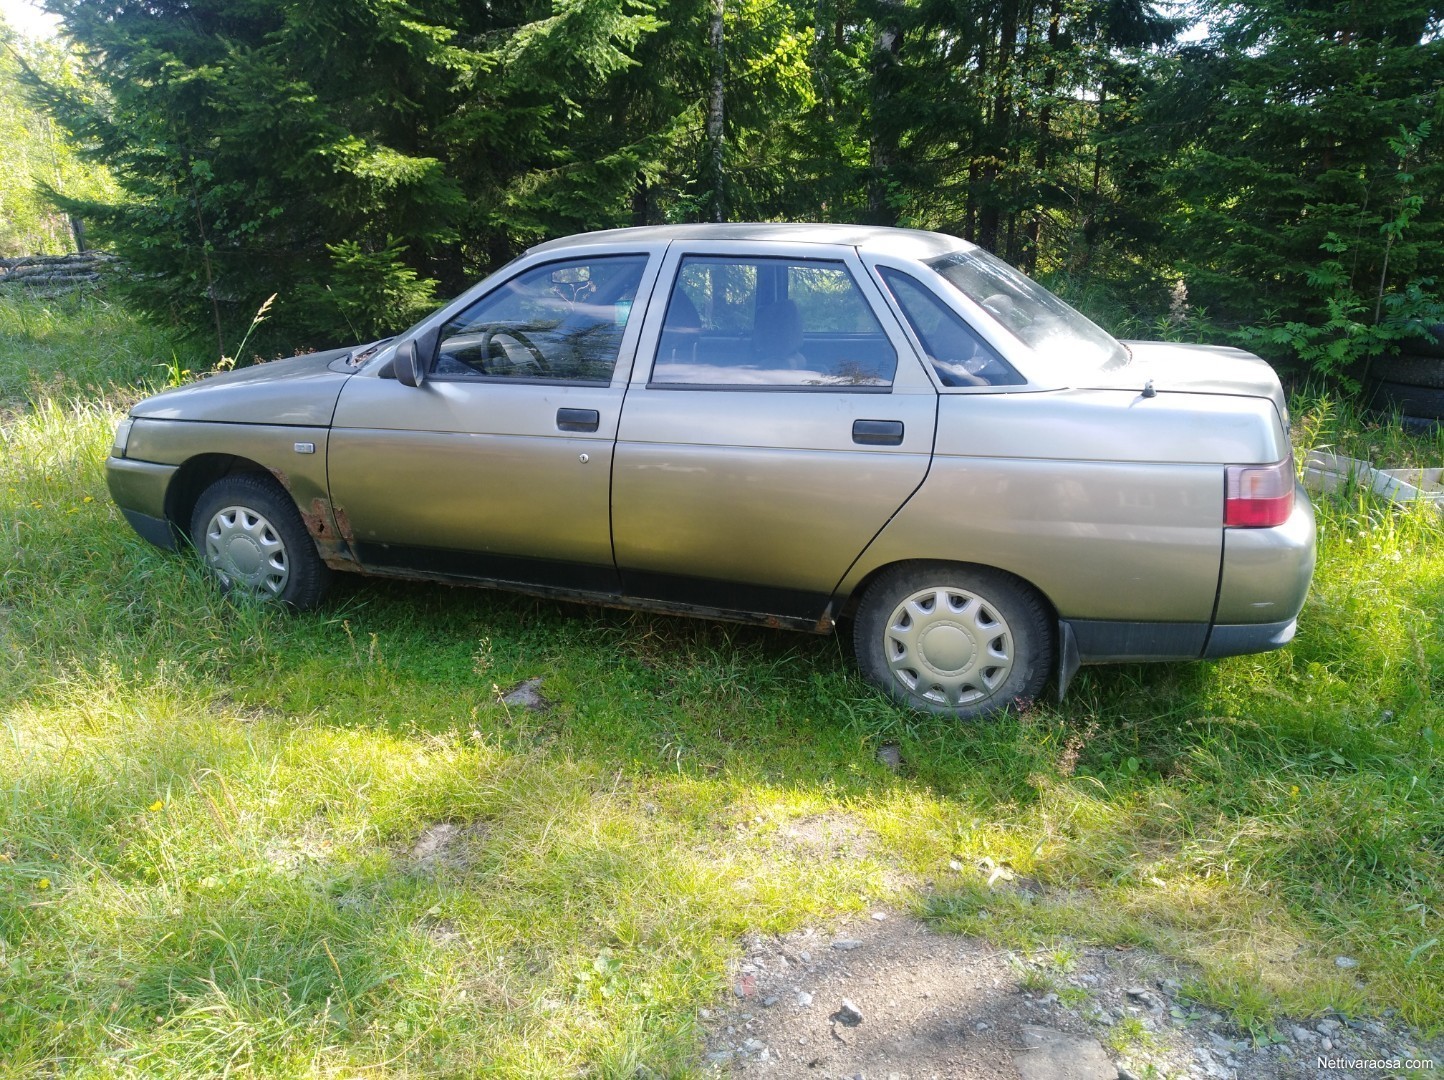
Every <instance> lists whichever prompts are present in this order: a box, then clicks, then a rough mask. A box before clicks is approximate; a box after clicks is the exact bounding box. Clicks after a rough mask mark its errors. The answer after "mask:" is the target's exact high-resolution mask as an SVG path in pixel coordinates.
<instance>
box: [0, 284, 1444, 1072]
mask: <svg viewBox="0 0 1444 1080" xmlns="http://www.w3.org/2000/svg"><path fill="white" fill-rule="evenodd" d="M46 312H48V314H46ZM17 326H18V327H21V328H22V329H18V330H17V329H16V327H17ZM23 327H31V328H32V330H31V331H26V330H24V329H23ZM0 328H3V333H0V386H4V387H6V388H7V389H6V393H7V394H11V395H14V397H15V398H18V401H16V402H12V405H11V407H10V408H9V409H8V411H6V412H5V413H4V414H3V419H0V423H3V440H4V441H3V450H0V722H3V728H0V1076H17V1077H18V1076H27V1077H28V1076H35V1075H61V1074H65V1075H71V1074H76V1075H93V1076H109V1075H118V1076H141V1075H144V1076H175V1077H191V1076H197V1075H213V1074H221V1073H224V1072H227V1071H228V1070H230V1071H237V1072H239V1071H244V1070H249V1071H250V1072H251V1073H255V1074H259V1075H267V1076H278V1077H279V1076H285V1077H290V1076H332V1075H335V1076H352V1075H377V1076H386V1075H396V1076H401V1075H418V1074H421V1075H428V1076H432V1075H435V1076H461V1075H474V1074H477V1073H484V1074H486V1075H497V1076H517V1077H523V1076H563V1075H567V1076H572V1075H576V1074H577V1073H578V1070H584V1071H586V1072H588V1073H589V1074H591V1075H598V1076H618V1077H621V1076H633V1075H636V1074H637V1068H638V1066H640V1065H645V1066H647V1067H648V1068H650V1069H651V1070H653V1071H654V1072H655V1073H658V1074H663V1075H687V1074H688V1073H689V1071H690V1070H693V1069H694V1068H695V1062H696V1060H697V1058H698V1055H699V1053H700V1045H701V1044H700V1037H699V1034H698V1027H697V1021H696V1016H697V1010H698V1009H699V1008H702V1007H706V1006H708V1005H709V1004H710V1003H712V1002H713V1001H715V999H716V998H717V997H718V996H719V995H721V994H723V993H724V992H725V990H726V984H725V979H726V964H727V962H728V960H729V959H730V958H732V957H734V956H735V955H736V954H737V951H738V949H739V945H738V944H737V942H738V939H739V937H740V936H741V935H742V934H744V933H745V932H748V931H754V930H761V931H781V930H786V929H789V928H792V927H796V926H799V925H804V924H814V925H815V924H818V923H820V922H822V921H825V920H827V919H829V918H832V917H834V916H837V915H840V914H844V913H851V912H860V911H863V910H865V909H867V908H868V907H870V906H871V905H873V904H877V903H892V904H896V905H900V906H905V907H906V906H911V907H913V908H914V909H915V910H917V911H918V912H919V913H921V914H923V915H925V916H926V917H928V918H930V919H932V920H934V921H935V922H936V923H937V924H938V925H940V926H943V927H946V928H950V929H954V930H958V931H966V932H970V933H978V934H983V935H985V936H988V937H990V938H992V939H993V940H996V941H1000V942H1005V943H1008V944H1012V945H1017V946H1021V947H1026V948H1027V949H1029V950H1030V951H1033V952H1035V953H1041V954H1042V955H1045V956H1050V957H1052V959H1051V960H1050V961H1049V963H1050V965H1051V966H1052V967H1053V968H1055V969H1057V970H1065V969H1066V961H1067V959H1068V958H1069V957H1071V956H1073V955H1074V950H1076V949H1077V948H1078V947H1079V946H1080V945H1081V944H1083V943H1090V942H1091V943H1111V944H1129V943H1133V944H1139V945H1147V946H1150V947H1153V948H1156V949H1159V950H1161V951H1162V952H1164V953H1166V954H1168V955H1171V956H1174V957H1177V958H1180V959H1182V960H1186V961H1189V962H1191V963H1193V964H1195V965H1197V977H1196V979H1195V981H1194V982H1193V983H1192V984H1191V985H1190V987H1189V989H1190V992H1191V993H1192V994H1193V995H1194V996H1195V997H1196V998H1197V999H1198V1000H1200V1001H1203V1002H1208V1003H1212V1004H1215V1005H1217V1006H1219V1007H1224V1008H1227V1009H1230V1010H1232V1011H1233V1013H1234V1015H1235V1016H1236V1017H1237V1018H1238V1019H1239V1020H1240V1022H1242V1023H1245V1024H1248V1025H1251V1026H1254V1027H1255V1028H1260V1027H1266V1026H1267V1025H1268V1024H1270V1023H1271V1022H1272V1019H1273V1017H1275V1016H1276V1015H1279V1014H1280V1013H1281V1012H1288V1013H1291V1014H1297V1015H1309V1014H1315V1013H1318V1012H1320V1011H1322V1010H1324V1009H1326V1008H1338V1009H1342V1010H1344V1011H1345V1012H1350V1013H1353V1012H1360V1013H1373V1012H1378V1011H1381V1010H1384V1009H1387V1008H1394V1009H1397V1010H1399V1012H1400V1013H1401V1014H1402V1016H1403V1017H1404V1018H1406V1019H1407V1020H1409V1021H1411V1022H1414V1023H1417V1024H1421V1025H1424V1026H1426V1027H1432V1028H1436V1029H1437V1027H1438V1026H1439V1025H1440V1022H1441V1016H1444V945H1441V944H1440V939H1441V936H1444V929H1441V922H1444V919H1441V909H1444V899H1441V889H1440V884H1439V883H1440V882H1441V880H1444V866H1441V863H1444V797H1441V792H1444V784H1441V782H1440V768H1439V766H1440V736H1439V732H1440V729H1441V727H1444V725H1441V723H1440V714H1441V709H1440V706H1439V704H1438V702H1439V699H1440V696H1441V677H1444V634H1441V630H1444V614H1441V604H1440V599H1441V595H1444V542H1441V541H1444V536H1441V528H1440V526H1439V523H1438V522H1437V521H1436V520H1435V519H1434V518H1432V517H1430V516H1429V515H1428V514H1427V513H1425V512H1422V511H1409V512H1400V511H1398V510H1395V509H1392V508H1390V507H1387V506H1382V505H1377V504H1375V503H1373V502H1370V501H1368V500H1367V499H1365V498H1363V497H1359V498H1355V499H1353V500H1352V501H1347V502H1344V501H1327V502H1321V503H1320V504H1319V506H1318V509H1319V517H1320V523H1321V526H1322V531H1321V537H1320V564H1319V570H1318V573H1317V576H1316V579H1315V587H1314V592H1313V594H1312V597H1311V599H1310V602H1309V605H1308V607H1307V608H1306V609H1305V613H1304V617H1303V620H1302V625H1301V630H1300V635H1299V639H1298V641H1297V642H1296V643H1295V644H1294V645H1293V646H1292V647H1291V648H1289V649H1288V650H1285V651H1283V652H1278V653H1272V654H1267V655H1264V656H1258V657H1242V658H1237V659H1232V660H1228V661H1224V662H1221V663H1216V664H1179V665H1155V666H1141V665H1135V666H1122V667H1112V668H1099V669H1086V670H1085V671H1084V672H1083V673H1082V674H1081V675H1080V677H1079V678H1078V680H1077V681H1076V683H1075V685H1074V689H1073V690H1072V692H1071V693H1070V695H1069V698H1068V700H1067V702H1065V703H1064V704H1063V705H1062V706H1061V707H1057V708H1051V707H1044V708H1040V709H1038V710H1036V711H1034V712H1032V713H1030V714H1029V715H1027V716H1024V717H1022V718H1019V719H1012V720H1007V721H1004V722H1000V723H994V724H985V725H976V726H964V727H959V726H954V725H950V724H947V723H944V722H942V721H939V720H936V719H933V718H928V717H921V716H917V715H913V714H910V713H905V712H902V711H900V710H898V709H896V708H894V707H892V706H891V705H889V704H887V703H886V702H884V701H883V700H881V699H880V698H879V697H878V696H877V695H875V694H874V693H872V692H871V691H870V690H869V689H868V688H867V687H866V686H865V685H864V684H862V683H861V681H860V680H859V679H858V678H857V676H856V675H855V673H854V672H853V670H852V668H851V665H850V664H849V663H848V661H847V657H846V650H845V649H844V648H842V647H841V646H840V644H839V643H838V641H836V640H834V639H819V638H813V637H808V636H804V635H797V634H787V633H782V632H770V631H765V630H757V629H749V628H738V627H730V626H724V625H720V624H708V623H704V622H695V621H689V620H681V619H663V618H656V617H647V616H640V615H629V614H625V613H618V612H611V611H602V610H596V609H589V608H583V607H576V606H570V605H565V604H559V603H541V602H534V601H529V600H524V599H518V598H515V597H509V596H504V595H500V594H493V593H488V592H483V591H472V590H460V589H458V590H451V589H445V588H440V587H433V586H417V585H403V584H386V583H375V582H365V581H360V580H354V581H353V580H350V579H345V580H343V581H342V582H341V585H340V587H339V588H338V589H337V593H336V595H335V597H334V599H333V600H332V601H331V602H330V603H328V605H327V606H326V607H325V608H324V609H323V610H322V611H320V612H318V613H314V614H309V615H303V616H297V617H288V616H286V615H283V614H281V613H279V612H274V611H268V610H264V609H257V608H252V607H244V606H237V605H235V604H232V603H229V602H226V601H224V600H223V599H221V598H220V597H218V596H217V595H216V593H215V592H214V590H213V589H212V588H210V587H209V585H208V584H207V583H206V581H205V580H204V579H203V578H202V577H201V576H200V575H199V574H198V573H197V572H196V571H195V569H194V568H193V566H192V565H191V563H190V561H189V560H187V559H184V558H181V557H177V556H173V555H167V554H164V553H162V552H159V551H155V550H153V549H151V548H149V547H148V546H147V545H146V544H145V543H144V542H142V541H141V540H139V539H138V538H137V537H136V536H135V535H134V534H133V533H131V531H130V530H129V529H128V528H127V527H126V525H125V523H124V521H123V520H122V519H121V517H120V515H119V514H118V513H117V512H116V511H115V509H114V508H113V507H112V506H111V504H110V502H109V500H108V498H107V496H106V493H105V486H104V477H103V466H102V462H103V459H104V456H105V452H106V448H107V446H108V444H109V439H110V433H111V428H112V425H113V423H114V422H115V420H116V419H117V418H118V416H119V411H118V406H119V403H121V402H124V401H125V400H128V399H129V398H131V397H133V396H134V394H135V390H134V389H133V383H134V382H135V381H136V380H138V379H151V378H154V377H155V376H156V369H155V367H154V364H155V363H156V362H158V361H157V358H158V357H160V358H164V359H163V360H161V361H159V362H162V363H164V362H168V361H169V355H168V354H169V352H170V347H169V346H168V345H167V344H166V343H165V341H164V339H163V338H162V337H160V336H159V335H157V334H156V333H155V332H154V331H151V330H148V329H145V328H143V327H140V326H137V325H136V324H134V323H133V322H131V321H130V320H129V319H128V317H127V316H125V314H124V313H123V312H120V311H118V310H116V309H114V308H100V307H83V308H80V309H76V310H69V311H56V310H54V309H45V311H42V312H37V311H35V310H32V309H29V308H27V309H25V310H22V311H15V310H4V309H0ZM102 328H103V330H104V332H103V333H102ZM29 332H33V333H35V334H37V339H36V340H34V341H31V340H30V339H28V338H27V337H26V333H29ZM62 342H64V343H66V344H63V345H62V344H60V343H62ZM87 342H89V343H90V347H93V348H94V349H96V350H98V351H99V353H100V355H98V356H95V355H91V354H89V353H86V352H85V349H86V348H87V345H86V343H87ZM71 350H73V351H71ZM177 355H179V353H178V354H177ZM1305 411H1307V410H1305ZM1391 437H1393V436H1391ZM1398 438H1404V436H1402V435H1399V436H1398ZM1421 452H1422V451H1421ZM538 676H539V677H541V678H542V679H543V680H544V684H543V693H544V694H545V695H546V696H547V697H548V698H549V699H551V701H552V702H553V707H552V708H551V709H550V710H549V711H547V712H545V713H531V712H527V711H524V710H518V709H515V708H509V707H507V706H506V705H505V704H503V703H502V702H501V700H500V696H501V692H504V691H505V690H508V689H509V688H511V687H512V686H514V685H515V684H516V683H518V682H520V681H521V680H523V679H526V678H530V677H538ZM885 743H895V744H897V745H898V746H899V747H900V750H901V755H902V759H903V766H902V768H901V770H900V771H899V772H896V773H894V772H892V771H890V770H888V769H887V768H885V767H884V766H882V765H880V764H878V762H877V760H876V757H875V755H876V751H877V749H878V748H879V747H880V746H881V745H883V744H885ZM439 823H449V824H451V825H454V826H456V828H457V831H456V833H455V834H454V840H453V842H452V843H451V844H450V845H449V846H448V847H447V848H446V850H445V851H444V852H443V854H442V856H441V857H439V858H434V859H431V860H429V861H428V860H426V859H419V858H416V857H413V852H414V849H415V848H416V844H417V841H418V838H419V837H421V836H422V835H423V834H424V833H426V831H427V830H429V829H432V828H433V827H434V826H436V825H437V824H439ZM428 835H431V834H428ZM999 868H1005V869H1006V870H1007V871H1008V873H1006V874H999V873H996V871H997V870H998V869H999ZM990 878H991V879H992V883H991V884H989V879H990ZM929 882H931V883H932V888H929V887H928V883H929ZM1025 884H1026V885H1027V886H1029V887H1028V888H1024V887H1023V886H1024V885H1025ZM1338 955H1348V956H1350V957H1353V958H1355V959H1357V960H1358V961H1359V967H1358V968H1357V969H1356V970H1349V971H1345V970H1341V969H1340V968H1338V967H1336V966H1335V964H1334V957H1335V956H1338ZM1121 1037H1122V1036H1120V1038H1121Z"/></svg>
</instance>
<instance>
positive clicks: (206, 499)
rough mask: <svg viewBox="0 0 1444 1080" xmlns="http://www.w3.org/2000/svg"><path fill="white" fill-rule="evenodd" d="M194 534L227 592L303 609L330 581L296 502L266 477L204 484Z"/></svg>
mask: <svg viewBox="0 0 1444 1080" xmlns="http://www.w3.org/2000/svg"><path fill="white" fill-rule="evenodd" d="M191 539H192V540H193V541H194V543H195V546H196V550H197V551H198V552H200V556H201V561H202V562H204V563H205V565H206V566H207V568H209V570H210V571H211V573H212V574H214V575H215V578H216V580H217V581H218V582H219V583H220V586H221V588H222V589H223V590H225V591H226V592H227V593H232V594H235V595H240V596H248V597H254V598H255V599H259V600H274V601H279V602H281V603H283V604H286V605H288V606H290V607H293V608H297V609H301V610H305V609H308V608H313V607H315V606H316V605H317V604H319V603H320V602H321V597H322V595H323V594H324V593H325V591H326V586H327V584H328V583H329V581H330V576H331V572H330V570H329V569H327V567H326V564H325V563H323V562H322V561H321V557H320V555H319V554H318V553H317V551H316V545H315V544H314V543H313V542H312V541H311V537H310V534H309V533H307V532H306V526H305V524H304V523H303V522H302V521H301V514H300V512H299V511H298V510H297V509H296V504H295V503H293V502H292V501H291V497H290V496H289V495H287V494H286V492H285V491H284V490H282V489H281V487H280V486H279V485H277V484H276V483H275V482H274V481H272V480H270V479H269V478H267V477H262V476H256V475H253V474H243V475H240V476H226V477H222V478H221V479H220V480H217V481H216V482H215V483H213V484H212V485H211V486H210V487H208V488H206V490H205V492H204V494H202V495H201V498H200V501H199V502H198V503H196V509H195V513H194V514H193V515H192V516H191Z"/></svg>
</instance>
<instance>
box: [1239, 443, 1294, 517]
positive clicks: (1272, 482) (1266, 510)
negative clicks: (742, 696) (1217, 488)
mask: <svg viewBox="0 0 1444 1080" xmlns="http://www.w3.org/2000/svg"><path fill="white" fill-rule="evenodd" d="M1293 509H1294V463H1293V459H1292V458H1284V460H1283V461H1280V462H1279V463H1278V464H1276V465H1229V466H1228V467H1227V468H1226V469H1225V470H1224V494H1223V523H1224V524H1225V525H1231V526H1235V527H1237V528H1244V529H1267V528H1272V527H1273V526H1275V525H1282V524H1283V523H1284V522H1286V521H1288V519H1289V515H1290V514H1291V513H1293Z"/></svg>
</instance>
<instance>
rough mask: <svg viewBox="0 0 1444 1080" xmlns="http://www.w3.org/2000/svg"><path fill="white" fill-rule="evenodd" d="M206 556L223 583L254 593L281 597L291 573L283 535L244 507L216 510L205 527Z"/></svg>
mask: <svg viewBox="0 0 1444 1080" xmlns="http://www.w3.org/2000/svg"><path fill="white" fill-rule="evenodd" d="M205 558H206V565H207V566H209V567H210V568H211V569H212V570H214V571H215V572H216V576H217V577H218V578H220V579H221V584H222V585H223V586H225V587H226V588H227V589H230V590H232V591H236V592H242V593H248V594H250V595H252V596H260V597H277V596H280V595H281V593H282V592H283V591H284V590H285V588H286V581H287V579H288V578H289V577H290V576H291V573H290V570H289V569H287V566H286V545H285V544H284V543H282V541H281V535H280V534H279V533H278V532H276V528H275V526H274V525H272V524H271V523H270V522H269V521H267V520H266V519H265V518H264V517H262V516H261V515H260V514H258V513H256V512H255V511H254V510H252V509H250V508H249V507H245V506H227V507H225V508H224V509H222V510H217V511H216V513H215V515H214V516H213V517H212V518H211V520H210V524H208V525H207V526H206V555H205Z"/></svg>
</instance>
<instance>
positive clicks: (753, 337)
mask: <svg viewBox="0 0 1444 1080" xmlns="http://www.w3.org/2000/svg"><path fill="white" fill-rule="evenodd" d="M896 370H897V352H896V350H895V349H894V348H893V346H892V343H891V342H890V341H889V340H888V338H887V335H886V334H885V333H884V332H883V329H882V326H881V324H880V323H879V322H878V319H877V316H876V315H875V314H874V313H873V310H872V307H871V306H870V305H869V304H868V302H867V300H866V298H865V297H864V296H863V295H862V292H861V291H860V290H859V289H858V287H857V283H856V282H855V281H854V280H853V277H852V274H851V273H850V272H849V271H848V269H847V267H846V266H845V265H843V264H842V263H841V262H834V261H831V260H823V259H805V260H804V259H798V260H793V259H745V258H730V257H725V256H702V255H696V256H691V255H689V256H687V257H685V258H684V259H683V260H682V262H681V266H680V268H679V269H678V272H677V278H676V281H675V282H674V283H673V286H672V291H671V294H670V296H669V297H668V300H667V313H666V317H665V319H664V321H663V324H662V332H661V337H660V339H659V342H658V348H657V356H656V360H655V362H654V364H653V367H652V378H651V385H653V386H659V387H666V386H713V387H736V386H745V387H749V388H754V389H765V388H768V387H774V388H777V389H799V388H812V387H815V388H831V389H844V390H845V389H869V388H871V389H879V388H884V389H885V388H887V387H890V386H891V385H892V380H893V375H894V373H895V372H896Z"/></svg>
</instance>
